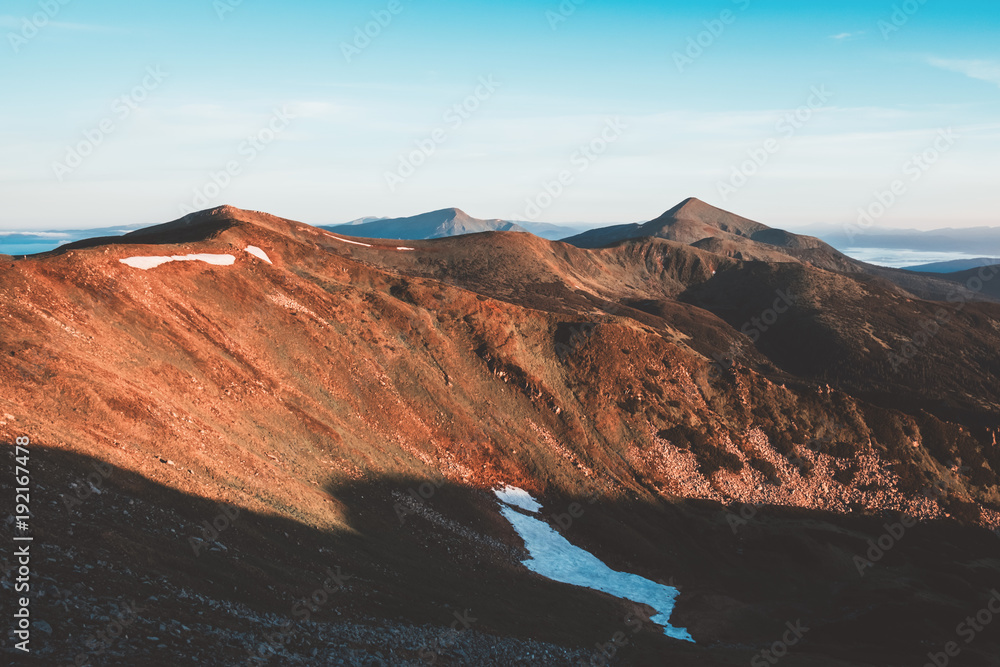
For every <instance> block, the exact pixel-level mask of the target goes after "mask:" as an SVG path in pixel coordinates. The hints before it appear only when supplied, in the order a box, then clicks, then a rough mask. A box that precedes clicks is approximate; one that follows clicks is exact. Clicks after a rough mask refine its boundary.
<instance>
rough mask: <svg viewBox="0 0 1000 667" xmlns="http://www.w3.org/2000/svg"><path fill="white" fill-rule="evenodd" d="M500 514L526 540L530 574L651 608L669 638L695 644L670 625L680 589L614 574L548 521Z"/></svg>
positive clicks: (508, 511)
mask: <svg viewBox="0 0 1000 667" xmlns="http://www.w3.org/2000/svg"><path fill="white" fill-rule="evenodd" d="M495 493H496V492H495ZM516 495H519V494H516ZM528 497H529V498H531V496H528ZM532 502H534V499H532ZM536 504H537V503H536ZM500 513H501V514H502V515H503V517H504V518H505V519H507V521H509V522H510V524H511V525H512V526H513V527H514V530H516V531H517V534H518V535H520V536H521V539H523V540H524V546H525V548H526V549H527V550H528V553H529V554H530V555H531V558H529V559H528V560H526V561H523V563H524V566H525V567H527V568H528V569H529V570H531V571H532V572H536V573H538V574H540V575H542V576H543V577H545V578H547V579H552V580H553V581H559V582H562V583H564V584H572V585H573V586H583V587H585V588H591V589H593V590H596V591H603V592H604V593H607V594H609V595H614V596H615V597H619V598H625V599H626V600H632V601H634V602H640V603H643V604H647V605H649V606H650V607H652V608H653V609H655V610H656V611H657V613H656V614H655V615H654V616H653V617H652V618H650V620H651V621H653V622H654V623H657V624H659V625H661V626H663V633H664V634H665V635H667V636H668V637H673V638H675V639H682V640H684V641H689V642H692V643H694V639H693V638H692V637H691V634H690V633H689V632H688V631H687V630H685V629H684V628H675V627H674V626H672V625H670V614H671V613H672V612H673V610H674V601H675V600H676V599H677V596H678V595H679V594H680V592H679V591H678V590H677V589H676V588H674V587H673V586H664V585H663V584H658V583H656V582H653V581H650V580H649V579H646V578H644V577H640V576H639V575H637V574H630V573H628V572H617V571H615V570H612V569H611V568H610V567H608V566H607V565H605V564H604V563H602V562H601V561H600V560H598V559H597V557H595V556H594V555H592V554H590V553H589V552H587V551H584V550H583V549H581V548H579V547H577V546H574V545H573V544H571V543H570V542H569V541H568V540H567V539H566V538H565V537H563V536H562V535H560V534H559V533H557V532H556V531H554V530H553V529H552V528H551V527H550V526H549V524H547V523H545V522H544V521H541V520H539V519H535V518H532V517H530V516H525V515H524V514H521V513H520V512H517V511H515V510H514V509H512V508H510V507H501V508H500Z"/></svg>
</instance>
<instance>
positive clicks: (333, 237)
mask: <svg viewBox="0 0 1000 667" xmlns="http://www.w3.org/2000/svg"><path fill="white" fill-rule="evenodd" d="M323 233H324V234H326V235H327V236H329V237H330V238H331V239H336V240H337V241H343V242H344V243H352V244H354V245H361V246H364V247H366V248H371V247H372V244H371V243H362V242H361V241H351V240H349V239H342V238H340V237H339V236H334V235H333V234H330V233H327V232H323Z"/></svg>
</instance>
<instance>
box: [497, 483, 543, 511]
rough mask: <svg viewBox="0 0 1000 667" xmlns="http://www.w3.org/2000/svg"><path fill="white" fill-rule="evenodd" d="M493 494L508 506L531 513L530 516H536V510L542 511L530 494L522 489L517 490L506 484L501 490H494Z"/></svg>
mask: <svg viewBox="0 0 1000 667" xmlns="http://www.w3.org/2000/svg"><path fill="white" fill-rule="evenodd" d="M493 493H494V494H496V497H497V498H499V499H500V500H501V501H503V502H505V503H507V504H508V505H513V506H514V507H520V508H521V509H523V510H526V511H528V512H531V513H532V514H537V513H538V510H540V509H542V506H541V504H540V503H539V502H538V501H537V500H535V499H534V498H532V497H531V494H530V493H528V492H527V491H525V490H524V489H519V488H517V487H516V486H510V485H509V484H508V485H507V486H505V487H503V488H502V489H494V490H493Z"/></svg>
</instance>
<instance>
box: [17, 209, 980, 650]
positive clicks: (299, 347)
mask: <svg viewBox="0 0 1000 667" xmlns="http://www.w3.org/2000/svg"><path fill="white" fill-rule="evenodd" d="M702 206H707V205H702V204H701V203H700V202H699V203H698V205H697V206H695V207H694V210H693V211H692V210H688V211H687V212H686V214H685V216H682V217H683V220H684V222H683V225H682V226H683V228H684V230H686V231H685V233H686V234H687V236H684V235H681V234H680V233H679V232H678V234H674V235H673V238H667V237H670V236H671V234H659V236H660V238H651V237H638V236H636V237H629V238H621V239H616V240H612V241H613V242H612V243H611V245H608V246H607V247H601V248H579V247H574V246H573V245H569V244H564V243H557V242H549V241H545V240H542V239H540V238H537V237H534V236H531V235H528V234H523V233H484V234H477V235H471V236H460V237H452V238H445V239H438V240H434V241H408V242H405V243H403V242H393V241H385V240H370V239H369V240H366V239H354V238H348V237H344V236H342V235H339V234H330V233H328V232H325V231H324V230H321V229H318V228H315V227H311V226H309V225H305V224H301V223H298V222H293V221H289V220H285V219H281V218H277V217H274V216H271V215H268V214H264V213H258V212H250V211H242V210H239V209H234V208H231V207H222V208H219V209H213V210H211V211H206V212H203V213H199V214H194V215H192V216H188V217H187V218H185V219H182V220H179V221H175V222H173V223H168V224H165V225H160V226H157V227H151V228H147V229H144V230H140V231H139V232H134V233H132V234H129V235H126V236H125V237H120V238H113V239H110V238H109V239H95V240H91V241H85V242H80V243H77V244H73V245H72V246H67V247H64V248H61V249H60V250H59V251H56V252H53V253H49V254H46V255H41V256H32V257H28V258H26V259H18V260H14V259H13V258H6V257H0V299H2V306H3V308H2V311H0V327H2V328H0V331H2V335H0V439H2V440H3V442H5V443H13V441H14V438H15V437H17V436H28V437H30V439H31V443H32V445H31V448H32V470H33V472H32V484H33V486H34V489H33V490H34V494H33V496H32V505H33V511H34V516H33V517H32V526H33V532H34V535H35V536H36V541H35V543H34V546H33V549H34V550H35V551H34V561H33V562H34V567H35V568H36V571H35V573H34V578H35V584H36V587H35V589H34V593H33V594H34V595H36V596H37V597H36V598H35V601H34V603H33V604H34V605H35V606H34V613H35V615H36V616H35V618H36V620H38V621H42V622H43V624H42V625H39V626H36V628H35V630H34V632H33V634H32V647H33V652H32V654H31V656H29V657H27V658H25V656H21V655H15V654H14V653H13V652H8V653H7V655H9V656H11V659H16V660H18V661H20V662H23V663H24V664H71V663H72V662H73V661H74V659H76V656H78V655H84V656H85V657H84V660H87V659H89V660H90V661H91V663H90V664H122V665H161V664H181V663H182V662H192V663H194V664H247V660H248V658H249V657H250V656H251V655H252V654H254V653H255V652H256V651H258V649H259V648H260V647H261V646H262V645H263V644H266V643H267V642H268V641H269V640H268V637H273V636H274V635H275V633H277V639H275V642H274V648H275V649H276V650H277V651H278V652H279V653H280V654H281V655H280V656H278V657H273V658H271V662H270V664H333V665H336V664H344V665H379V664H384V665H402V664H414V665H417V664H440V665H512V664H521V665H564V664H567V665H568V664H580V661H583V663H584V664H591V663H593V664H604V663H602V662H600V661H599V660H598V659H597V658H594V659H593V660H592V658H593V657H594V653H595V651H596V650H597V649H596V648H595V646H597V645H606V644H607V642H609V640H610V639H611V638H612V637H613V636H614V635H615V633H616V632H618V631H620V630H623V629H626V630H627V629H628V628H629V627H630V626H628V625H626V622H627V621H626V619H627V618H628V617H629V614H634V613H636V612H645V611H646V610H642V609H638V608H637V606H636V605H634V604H632V603H628V602H626V601H622V600H619V599H616V598H611V597H609V596H606V595H603V594H601V593H596V592H593V591H589V590H586V589H579V588H575V587H571V586H566V585H562V584H558V583H555V582H551V581H548V580H545V579H542V578H540V577H538V576H536V575H533V574H531V573H530V572H528V571H527V570H526V569H525V568H524V567H523V566H522V565H521V564H520V560H522V559H523V558H524V557H525V553H524V551H523V545H522V544H521V541H520V539H519V537H518V536H517V534H516V533H514V532H513V530H512V529H511V528H510V526H509V524H507V523H506V522H505V521H504V520H503V519H502V518H501V517H500V516H499V514H498V512H497V503H496V501H495V500H494V498H493V497H492V494H490V493H489V491H490V489H492V488H494V487H496V486H497V485H500V484H514V485H517V486H520V487H522V488H524V489H527V490H528V491H530V492H531V493H532V494H533V495H535V497H537V498H538V499H539V500H540V501H541V502H542V503H543V504H544V506H545V510H544V512H545V513H546V516H547V517H548V518H549V520H550V521H551V522H552V523H553V525H556V526H558V527H560V528H561V529H562V532H563V533H564V534H565V535H566V536H567V537H568V538H569V539H570V540H571V541H573V542H574V543H575V544H578V545H580V546H583V547H585V548H587V549H588V550H590V551H591V552H592V553H594V554H595V555H597V556H598V557H600V558H601V559H602V560H604V561H605V562H606V563H608V564H609V565H611V566H612V567H615V568H616V569H620V570H626V571H629V572H635V573H638V574H641V575H643V576H646V577H647V578H650V579H653V580H659V581H662V582H668V583H671V584H672V585H676V586H679V587H680V589H681V595H680V598H679V600H678V606H677V608H676V610H675V612H674V619H673V621H674V624H675V625H678V626H683V627H686V628H688V629H689V630H690V632H691V634H692V635H693V636H694V638H695V640H696V642H697V643H696V644H694V645H691V644H687V643H685V642H680V641H677V640H673V639H670V638H667V637H664V636H663V635H662V633H661V632H660V631H659V629H658V628H657V627H656V626H654V625H653V624H651V623H645V624H643V629H642V631H641V632H638V633H635V634H634V635H632V634H629V636H628V641H627V642H626V643H625V645H623V646H619V647H617V648H616V650H615V655H614V656H613V657H611V658H610V660H609V662H610V663H611V664H622V665H663V664H675V665H745V664H748V663H751V660H753V659H754V657H755V656H759V655H760V654H761V651H763V650H767V649H768V647H771V646H772V645H773V644H774V642H775V641H778V640H780V639H781V637H782V633H783V632H784V631H785V630H786V629H787V628H786V623H788V622H791V623H795V622H797V621H802V622H803V623H804V624H805V625H806V626H808V627H809V628H810V630H809V632H808V633H807V634H806V635H805V637H804V639H803V640H802V641H801V642H800V643H797V644H796V645H795V646H794V647H792V648H791V649H790V654H789V655H788V656H787V657H785V658H783V662H782V664H788V665H817V666H818V665H873V666H874V665H879V666H883V665H897V664H898V665H902V664H923V663H922V661H926V660H927V659H928V658H927V653H928V652H931V653H934V652H940V651H941V650H943V647H944V646H945V645H946V644H947V642H949V641H963V640H962V639H960V638H959V639H956V626H957V625H958V624H959V623H960V622H962V620H963V619H964V618H965V617H966V616H969V615H970V614H971V615H975V613H976V612H977V611H978V610H979V609H980V608H982V607H983V606H984V605H985V604H986V602H987V601H988V599H989V597H990V595H991V593H990V591H991V590H992V589H993V588H994V587H997V586H1000V539H998V538H997V535H996V534H994V533H993V529H995V528H997V527H998V525H1000V494H998V486H997V485H998V482H1000V479H998V476H997V473H998V472H1000V450H998V449H997V447H996V438H997V431H998V427H1000V392H998V389H997V387H998V383H997V380H998V377H1000V304H997V303H996V302H994V301H993V300H992V299H991V297H990V293H989V292H985V291H983V290H976V289H974V286H973V287H970V286H969V285H968V284H967V283H961V284H958V283H950V284H951V288H950V289H952V291H954V290H955V289H956V288H957V289H958V290H960V291H958V292H954V293H955V294H957V295H958V297H957V298H953V299H951V300H948V299H947V296H948V295H946V294H945V293H944V291H945V288H944V287H942V283H944V282H946V281H942V280H938V279H932V278H926V281H928V282H921V283H915V285H916V286H914V285H911V284H910V283H908V282H907V281H908V280H909V277H907V276H905V275H902V273H903V272H900V274H898V275H897V274H896V273H885V272H882V271H876V270H872V271H867V270H862V269H859V268H858V267H857V266H855V265H844V266H836V265H835V264H836V262H833V260H830V255H828V254H826V255H823V257H824V259H823V261H819V260H817V259H816V255H815V253H816V252H818V251H820V250H823V248H821V247H819V246H816V245H815V244H812V245H810V244H809V243H805V242H800V241H798V240H795V239H791V238H790V236H789V235H787V234H786V233H783V232H781V233H779V230H770V229H769V228H766V227H764V226H763V225H761V226H759V227H748V226H746V225H745V224H744V223H740V224H736V223H739V221H742V220H744V219H742V218H739V219H737V220H736V222H733V220H734V219H735V218H736V217H733V218H729V217H726V216H731V214H725V215H722V214H723V213H724V212H718V213H716V212H715V211H717V209H713V210H709V209H710V207H708V208H707V209H706V208H702ZM672 210H673V211H674V213H673V214H671V215H673V216H674V218H678V216H677V211H681V212H685V209H684V207H683V206H682V207H679V208H678V209H672ZM692 218H694V219H693V220H692ZM678 219H680V218H678ZM667 223H670V221H669V220H668V221H667ZM667 223H665V224H666V226H667V227H669V224H667ZM648 224H652V223H648ZM753 224H754V225H757V224H758V223H753ZM723 226H725V228H723ZM706 229H708V230H710V231H711V230H713V229H714V230H716V232H717V233H715V232H713V233H711V234H709V235H707V236H701V234H704V233H705V230H706ZM692 230H693V231H692ZM744 235H746V236H750V237H753V238H743V236H744ZM695 237H698V238H695ZM730 237H732V238H730ZM755 238H756V239H758V240H754V239H755ZM800 238H802V237H800ZM741 243H742V244H745V245H743V246H742V249H739V248H737V247H736V246H738V245H739V244H741ZM719 244H722V245H719ZM733 244H736V245H733ZM770 244H773V245H770ZM248 246H254V247H256V248H260V249H262V250H263V251H264V253H266V256H267V258H268V260H270V261H269V262H268V261H265V260H264V259H262V258H260V257H258V256H257V255H254V254H251V253H248V252H247V251H246V248H247V247H248ZM404 248H405V249H404ZM830 250H832V249H830ZM765 251H766V253H773V254H763V253H765ZM833 252H836V251H833ZM194 253H205V254H229V255H232V256H233V257H235V262H234V263H233V264H232V265H230V266H215V265H211V264H207V263H204V262H200V261H175V262H171V263H167V264H163V265H161V266H158V267H156V268H151V269H148V270H142V269H139V268H133V267H132V266H128V265H126V264H123V263H122V262H121V261H120V260H122V259H127V258H130V257H135V256H174V255H177V256H182V255H188V254H194ZM741 253H742V254H741ZM810 253H813V255H810ZM838 261H839V260H838ZM983 275H984V276H986V278H985V280H986V281H987V282H989V280H991V279H992V278H993V274H989V273H985V274H983ZM909 288H912V291H911V289H909ZM918 293H919V296H918ZM920 296H924V297H927V296H937V297H938V298H940V299H941V300H939V301H928V300H923V299H922V298H920ZM922 332H923V334H922ZM921 334H922V335H921ZM910 352H912V354H910ZM95 466H96V468H95ZM88 475H90V481H88ZM10 479H11V477H10V476H9V475H5V476H4V477H3V478H2V481H0V486H3V487H4V494H5V497H7V496H9V495H11V493H12V491H11V490H10V488H9V487H10V486H11V483H10V481H9V480H10ZM573 503H578V505H577V506H573ZM571 509H572V512H571ZM227 512H228V513H229V514H230V515H231V516H232V517H233V518H231V519H228V518H223V519H219V517H220V515H221V516H222V517H225V516H226V514H225V513H227ZM909 517H913V518H914V519H915V520H916V521H917V525H915V526H913V527H908V526H907V527H904V528H903V529H902V532H901V533H900V534H899V537H895V535H896V533H897V528H896V524H899V525H903V523H906V524H909V523H910V521H909ZM217 519H218V522H217V523H218V525H220V526H225V527H224V528H223V529H222V530H221V531H218V534H217V535H213V534H210V533H208V532H206V531H203V529H202V522H204V521H208V522H212V521H213V520H217ZM8 525H9V524H8ZM887 531H888V532H889V534H890V536H892V539H891V540H889V541H888V542H889V547H890V548H888V549H884V554H883V553H882V551H874V552H873V551H871V546H870V544H869V541H870V540H871V541H873V542H874V543H875V544H876V545H877V544H878V541H879V540H880V539H881V538H884V535H885V534H886V533H887ZM883 543H886V540H884V539H883ZM876 556H877V557H876ZM858 558H863V559H864V562H867V563H868V565H867V566H864V567H861V573H859V566H858V562H859V561H858ZM10 565H11V563H10V561H9V560H7V561H6V562H5V568H4V569H5V570H7V569H8V568H9V566H10ZM328 568H333V570H332V572H333V574H334V575H336V576H334V577H333V578H332V581H333V584H334V585H333V586H330V587H329V588H330V589H331V592H329V593H328V594H327V595H325V596H323V597H324V598H328V599H325V600H324V602H323V603H322V604H317V605H316V608H315V609H314V610H312V611H311V612H310V613H309V619H308V620H304V619H303V618H302V615H301V613H299V612H301V610H302V607H301V606H299V607H296V600H299V599H301V598H303V597H305V596H309V595H311V594H312V593H313V592H314V591H316V589H317V588H318V587H322V585H323V583H324V580H330V579H331V577H330V574H328ZM338 568H339V569H338ZM9 588H10V578H9V577H8V578H7V579H5V580H4V600H5V604H6V601H7V600H8V599H9V598H10V595H11V593H10V591H9ZM129 601H134V602H135V604H137V605H138V606H139V607H141V608H142V609H141V611H138V612H136V613H135V614H134V618H132V620H130V621H128V623H127V628H126V631H125V633H124V634H125V636H123V637H121V638H118V639H115V640H113V641H110V642H109V646H108V647H106V648H105V650H104V651H103V652H102V653H101V654H100V655H97V654H96V653H95V652H94V651H91V650H89V649H88V648H87V644H86V642H87V638H88V636H90V635H92V634H95V633H97V632H99V631H102V630H103V629H104V628H105V627H107V626H108V624H109V623H112V622H113V621H114V619H115V616H116V613H117V612H116V610H118V609H119V608H120V606H121V605H123V604H125V603H126V602H129ZM456 614H458V616H456ZM459 617H461V618H462V619H464V620H463V621H462V622H456V619H457V618H459ZM470 617H472V618H475V621H470V620H469V618H470ZM286 622H291V625H290V626H289V625H286V626H285V627H286V628H287V631H285V632H282V631H281V630H280V628H281V627H282V624H283V623H286ZM452 626H457V629H458V631H457V632H453V631H449V627H452ZM998 634H1000V623H997V625H996V626H990V627H987V628H984V630H983V631H982V632H980V633H978V634H977V636H976V637H975V641H974V642H970V643H969V644H968V645H966V644H964V643H963V644H962V660H963V662H962V664H966V665H980V664H981V665H987V664H996V663H995V662H991V661H992V660H995V656H996V655H1000V641H998V639H997V637H998ZM263 653H265V654H266V653H267V651H266V650H265V651H263ZM87 656H89V658H88V657H87ZM79 664H82V663H79Z"/></svg>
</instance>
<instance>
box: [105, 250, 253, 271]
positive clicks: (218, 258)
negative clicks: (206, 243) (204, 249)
mask: <svg viewBox="0 0 1000 667" xmlns="http://www.w3.org/2000/svg"><path fill="white" fill-rule="evenodd" d="M118 261H119V262H121V263H122V264H127V265H128V266H131V267H132V268H135V269H142V270H143V271H147V270H149V269H155V268H156V267H158V266H160V265H161V264H166V263H167V262H205V263H207V264H213V265H215V266H231V265H232V264H234V263H235V262H236V258H235V257H234V256H232V255H209V254H195V255H171V256H169V257H167V256H160V257H127V258H125V259H120V260H118Z"/></svg>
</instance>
